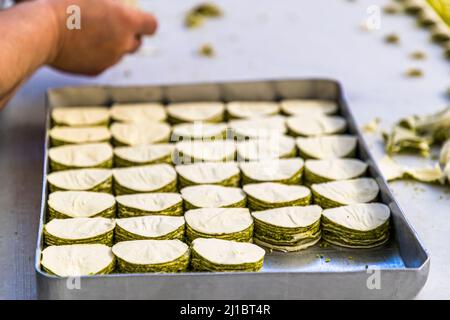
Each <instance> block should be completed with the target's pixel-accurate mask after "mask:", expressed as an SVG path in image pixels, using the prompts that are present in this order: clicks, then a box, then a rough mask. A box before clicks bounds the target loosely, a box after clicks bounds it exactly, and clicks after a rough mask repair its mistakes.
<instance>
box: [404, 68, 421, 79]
mask: <svg viewBox="0 0 450 320" xmlns="http://www.w3.org/2000/svg"><path fill="white" fill-rule="evenodd" d="M406 75H407V76H408V77H410V78H419V77H423V71H422V70H420V69H418V68H411V69H408V70H406Z"/></svg>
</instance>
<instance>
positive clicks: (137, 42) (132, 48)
mask: <svg viewBox="0 0 450 320" xmlns="http://www.w3.org/2000/svg"><path fill="white" fill-rule="evenodd" d="M141 44H142V40H141V37H140V36H135V37H133V39H132V41H131V43H130V45H129V46H128V49H127V53H135V52H136V51H137V50H138V49H139V48H140V47H141Z"/></svg>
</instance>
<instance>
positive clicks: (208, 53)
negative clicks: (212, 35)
mask: <svg viewBox="0 0 450 320" xmlns="http://www.w3.org/2000/svg"><path fill="white" fill-rule="evenodd" d="M198 53H199V54H200V55H201V56H204V57H208V58H211V57H212V56H214V47H213V46H212V45H211V44H209V43H205V44H203V45H202V46H201V47H200V49H199V50H198Z"/></svg>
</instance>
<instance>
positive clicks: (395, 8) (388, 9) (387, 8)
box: [383, 3, 402, 14]
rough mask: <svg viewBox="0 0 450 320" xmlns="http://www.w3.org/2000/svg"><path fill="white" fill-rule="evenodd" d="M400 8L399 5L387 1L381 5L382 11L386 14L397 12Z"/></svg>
mask: <svg viewBox="0 0 450 320" xmlns="http://www.w3.org/2000/svg"><path fill="white" fill-rule="evenodd" d="M401 10H402V9H401V7H400V6H399V5H398V4H397V3H389V4H387V5H385V6H384V7H383V12H384V13H387V14H397V13H399V12H400V11H401Z"/></svg>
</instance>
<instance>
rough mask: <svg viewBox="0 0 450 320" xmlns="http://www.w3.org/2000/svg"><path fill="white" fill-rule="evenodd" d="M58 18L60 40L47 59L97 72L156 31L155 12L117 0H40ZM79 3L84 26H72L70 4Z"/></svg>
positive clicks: (69, 69) (84, 71) (79, 70)
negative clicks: (68, 11)
mask: <svg viewBox="0 0 450 320" xmlns="http://www.w3.org/2000/svg"><path fill="white" fill-rule="evenodd" d="M41 1H44V2H46V4H47V5H48V6H49V8H50V11H51V12H52V14H53V17H54V18H55V19H54V21H55V26H54V28H55V30H56V39H57V41H56V42H57V43H56V45H55V48H53V50H52V51H51V54H50V56H49V61H47V63H48V64H49V65H50V66H52V67H54V68H57V69H60V70H63V71H67V72H74V73H80V74H86V75H97V74H99V73H101V72H103V71H104V70H105V69H107V68H108V67H110V66H112V65H114V64H116V63H117V62H119V61H120V59H121V58H122V56H124V55H125V54H127V53H133V52H135V51H136V50H137V49H138V48H139V46H140V45H141V36H144V35H151V34H153V33H154V32H155V31H156V28H157V22H156V19H155V17H154V16H153V15H151V14H149V13H145V12H142V11H139V10H136V9H133V8H131V7H128V6H126V5H124V4H122V3H121V2H120V1H117V0H95V1H93V0H41ZM71 5H76V6H78V7H80V17H81V23H80V26H81V29H78V30H77V29H73V30H69V29H68V28H67V27H66V20H67V18H68V17H69V14H67V13H66V10H67V7H69V6H71Z"/></svg>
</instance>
